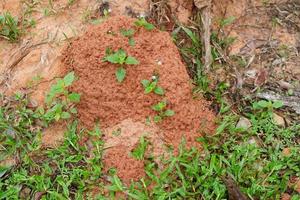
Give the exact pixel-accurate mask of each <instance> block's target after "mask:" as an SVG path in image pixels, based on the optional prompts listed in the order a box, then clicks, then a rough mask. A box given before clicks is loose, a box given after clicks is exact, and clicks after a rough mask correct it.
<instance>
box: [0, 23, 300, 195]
mask: <svg viewBox="0 0 300 200" xmlns="http://www.w3.org/2000/svg"><path fill="white" fill-rule="evenodd" d="M226 23H229V22H226ZM226 23H225V22H224V24H226ZM136 25H138V26H143V27H145V28H146V29H147V27H148V29H149V30H150V25H149V24H147V22H145V21H143V20H141V21H139V24H136ZM182 31H183V33H184V34H186V35H187V36H188V38H189V40H190V41H189V42H187V43H186V45H184V46H181V53H182V55H183V58H184V60H185V61H187V63H188V65H189V67H190V69H191V74H192V75H193V77H194V83H195V85H196V87H197V90H196V91H201V92H203V93H204V94H207V93H209V94H210V95H212V96H213V98H214V100H215V101H216V103H217V104H219V105H220V108H221V109H220V112H219V119H218V120H219V121H218V128H217V131H216V134H215V135H212V133H207V135H204V136H203V137H202V138H199V143H201V144H202V146H203V151H199V150H197V149H194V148H193V149H186V148H185V141H184V139H183V140H182V144H181V146H180V148H179V151H178V154H176V155H174V154H173V153H172V152H170V155H169V156H168V158H167V159H162V160H161V164H160V165H158V164H157V163H156V162H155V161H154V158H153V157H152V156H151V154H147V153H146V150H147V147H148V145H149V144H150V142H149V141H148V140H147V138H146V137H141V138H140V141H139V144H138V145H137V146H136V148H135V149H134V150H133V151H132V152H131V156H132V157H134V158H135V159H137V160H143V161H144V163H145V172H146V176H145V177H144V178H143V179H141V180H140V181H137V182H132V183H131V184H130V185H125V184H123V183H122V181H121V180H120V178H118V176H117V175H116V170H115V169H114V170H110V171H111V173H108V174H105V173H104V171H103V163H102V154H103V150H104V149H103V148H104V143H103V141H102V133H101V129H100V127H98V126H97V125H95V128H94V130H92V131H88V130H86V129H84V128H82V127H81V126H80V124H79V123H78V121H77V119H76V113H77V112H76V109H75V104H76V103H78V102H79V101H80V95H79V94H77V93H72V92H69V90H68V88H69V87H70V86H71V85H72V84H73V83H74V81H76V77H75V74H74V73H73V72H70V73H69V74H67V75H66V76H65V77H64V78H61V79H57V80H56V83H55V84H54V85H53V86H52V87H51V89H50V91H49V93H48V95H47V96H46V105H45V106H44V107H39V108H36V109H34V108H32V107H31V106H30V101H29V100H28V98H27V96H26V95H22V94H16V95H15V96H14V97H4V96H2V101H1V103H2V105H1V107H0V133H1V134H0V199H101V200H102V199H120V198H122V197H123V198H124V199H125V198H126V199H138V200H140V199H159V200H165V199H203V200H207V199H214V200H215V199H228V196H229V193H228V192H229V191H228V190H227V187H226V184H225V183H224V182H223V179H224V178H225V177H227V176H229V177H231V178H232V179H233V180H234V181H235V182H236V184H237V187H238V188H239V189H240V190H241V191H242V192H243V193H244V194H246V195H247V196H248V197H249V198H250V199H263V200H268V199H280V196H281V194H282V193H285V192H288V193H289V194H291V196H292V199H293V200H297V199H300V195H299V193H297V191H296V190H295V189H294V188H293V186H291V185H290V184H289V180H290V179H291V178H294V177H300V157H299V152H300V145H299V138H300V125H299V124H294V125H291V126H289V127H286V128H283V127H280V126H278V125H276V123H275V122H274V120H273V112H274V111H275V110H276V109H279V108H280V107H282V103H281V102H268V101H258V102H256V101H253V102H251V103H250V105H249V108H248V109H245V110H247V111H245V112H243V115H244V116H245V117H247V118H248V119H249V120H250V122H251V124H252V126H251V127H250V128H249V129H247V130H245V129H241V128H236V124H237V122H238V120H239V118H240V116H239V115H237V114H233V113H231V112H230V109H229V108H230V107H229V106H228V104H227V103H226V101H225V100H224V99H223V94H224V93H225V92H226V90H227V89H228V87H229V85H227V84H226V83H219V84H218V85H217V86H216V88H214V89H211V88H209V87H208V86H209V81H208V79H207V76H206V74H204V71H203V69H202V62H201V58H202V45H201V41H200V39H199V38H198V36H197V34H196V32H193V31H191V30H190V29H187V28H182ZM126 34H127V33H126ZM128 34H129V36H128V37H131V36H132V33H128ZM125 37H127V36H125ZM216 41H217V42H219V43H220V42H222V40H217V39H216ZM220 46H221V47H222V48H226V46H227V43H226V42H225V43H224V44H220ZM215 53H218V52H217V51H216V52H215ZM215 56H216V57H215V58H217V57H218V56H219V55H217V54H216V55H215ZM105 61H106V62H110V63H113V64H116V65H117V66H118V67H119V68H121V67H122V68H123V65H126V64H128V65H130V64H137V63H138V61H137V60H136V59H135V58H133V57H130V56H128V55H127V54H126V52H125V51H123V50H121V49H119V50H118V51H117V52H112V51H111V50H109V49H108V51H107V54H106V57H105ZM125 75H126V73H125V74H124V73H123V75H122V74H118V72H117V73H116V76H117V79H118V80H119V81H120V82H122V80H124V78H125ZM118 76H119V77H118ZM121 79H122V80H121ZM157 81H158V80H157V79H155V80H151V81H149V80H148V81H145V80H144V81H143V82H144V83H143V85H144V86H145V92H146V93H150V92H154V93H156V94H158V95H161V94H163V93H162V92H161V91H156V92H155V89H156V90H157V88H158V87H159V86H158V85H157V83H158V82H157ZM147 88H148V89H147ZM161 89H162V88H161ZM161 89H159V90H161ZM167 107H168V104H167V102H166V101H164V100H162V101H161V102H158V103H157V104H156V105H153V107H152V109H153V110H154V111H156V112H157V115H156V116H155V117H156V121H157V122H159V121H161V120H162V119H163V118H165V117H171V116H173V115H174V114H175V113H174V111H172V110H169V109H168V108H167ZM155 117H154V118H155ZM62 120H67V121H66V122H67V124H68V129H67V130H66V132H65V139H64V141H63V143H62V144H61V145H60V146H59V147H57V148H54V149H52V148H45V147H43V146H42V144H41V135H42V132H43V130H44V129H45V128H47V127H49V126H50V125H51V124H53V123H54V122H55V121H62ZM154 121H155V119H154ZM115 134H116V135H117V134H119V133H115ZM86 138H87V139H88V142H82V141H85V139H86ZM286 148H288V149H289V150H290V154H288V155H285V154H283V150H284V149H286ZM11 158H14V159H15V160H16V163H15V164H10V165H9V164H4V161H6V160H8V159H11ZM162 166H163V167H162Z"/></svg>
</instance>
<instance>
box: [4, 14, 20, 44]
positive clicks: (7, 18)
mask: <svg viewBox="0 0 300 200" xmlns="http://www.w3.org/2000/svg"><path fill="white" fill-rule="evenodd" d="M20 34H21V30H20V29H19V27H18V18H17V17H13V16H12V15H11V14H10V13H9V12H5V13H3V14H2V15H0V37H4V38H6V39H8V40H10V41H17V40H18V39H19V36H20Z"/></svg>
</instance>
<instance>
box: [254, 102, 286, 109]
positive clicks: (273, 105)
mask: <svg viewBox="0 0 300 200" xmlns="http://www.w3.org/2000/svg"><path fill="white" fill-rule="evenodd" d="M282 106H283V102H282V101H274V102H272V101H265V100H261V101H258V102H254V103H253V109H254V110H259V109H267V110H268V111H271V110H273V109H278V108H281V107H282Z"/></svg>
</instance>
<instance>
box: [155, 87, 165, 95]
mask: <svg viewBox="0 0 300 200" xmlns="http://www.w3.org/2000/svg"><path fill="white" fill-rule="evenodd" d="M154 93H155V94H158V95H164V94H165V91H164V89H162V88H161V87H156V88H155V89H154Z"/></svg>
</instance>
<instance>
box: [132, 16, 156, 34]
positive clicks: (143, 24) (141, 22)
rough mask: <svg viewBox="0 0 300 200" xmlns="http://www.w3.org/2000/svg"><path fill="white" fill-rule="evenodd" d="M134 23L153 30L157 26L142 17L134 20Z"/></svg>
mask: <svg viewBox="0 0 300 200" xmlns="http://www.w3.org/2000/svg"><path fill="white" fill-rule="evenodd" d="M134 25H136V26H138V27H143V28H145V29H146V30H148V31H151V30H153V29H154V28H155V26H154V25H153V24H150V23H148V22H147V21H146V19H145V18H140V19H138V20H136V21H135V22H134Z"/></svg>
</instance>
